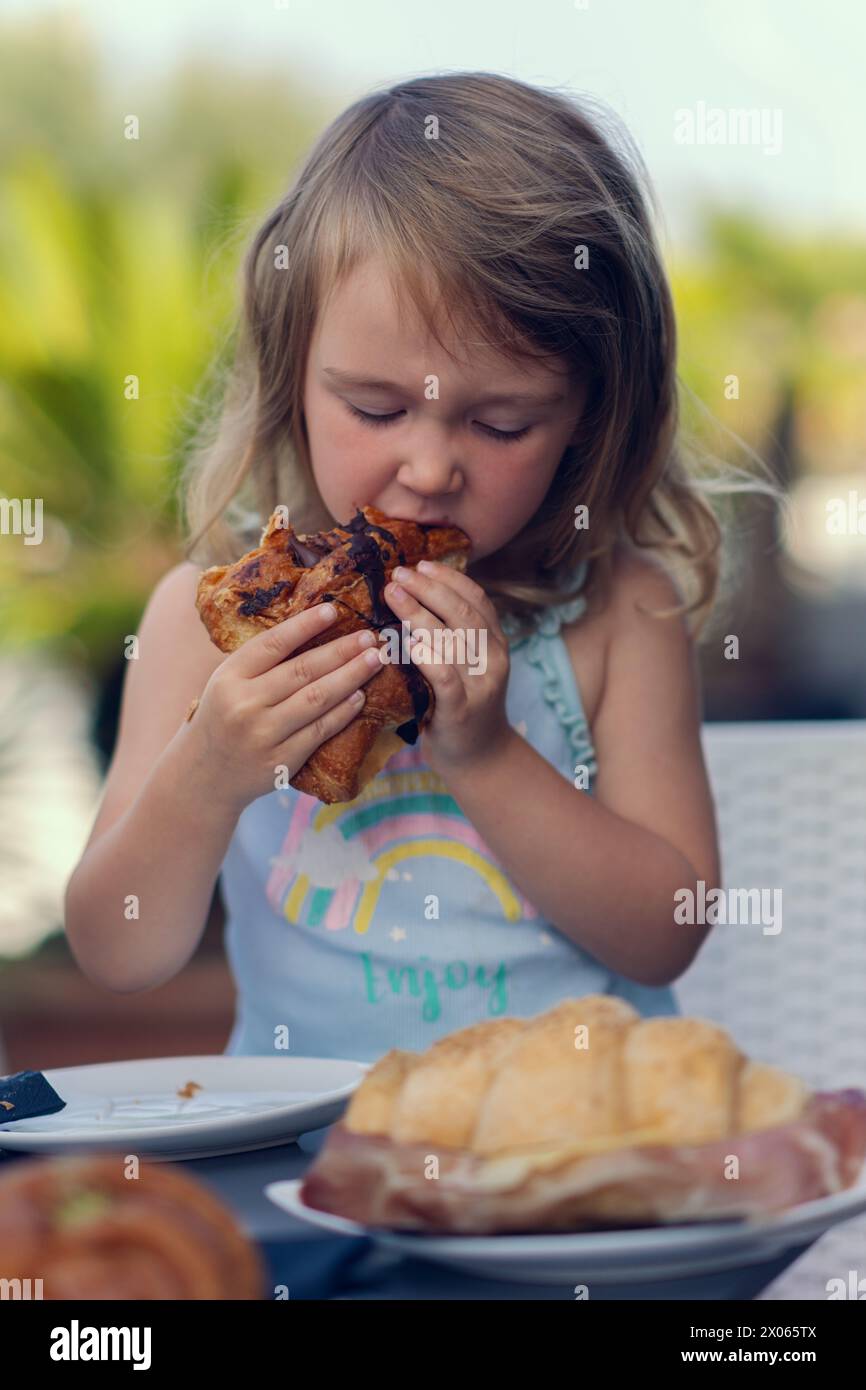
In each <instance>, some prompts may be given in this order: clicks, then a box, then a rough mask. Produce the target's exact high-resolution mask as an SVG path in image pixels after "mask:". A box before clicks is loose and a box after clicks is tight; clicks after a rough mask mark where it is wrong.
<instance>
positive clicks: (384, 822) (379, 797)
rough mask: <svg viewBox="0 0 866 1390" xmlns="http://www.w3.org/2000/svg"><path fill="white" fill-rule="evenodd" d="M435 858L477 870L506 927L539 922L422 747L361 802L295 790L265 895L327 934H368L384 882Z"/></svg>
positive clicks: (392, 765)
mask: <svg viewBox="0 0 866 1390" xmlns="http://www.w3.org/2000/svg"><path fill="white" fill-rule="evenodd" d="M431 856H432V857H438V858H440V859H443V860H445V861H447V860H452V861H455V860H456V861H457V862H458V863H460V864H463V865H465V866H467V867H468V868H470V869H472V870H474V872H475V873H476V874H477V875H478V877H479V879H480V880H481V881H482V882H483V883H484V884H486V886H487V887H488V888H489V889H490V891H491V892H492V893H493V895H494V897H495V898H497V899H498V900H499V903H500V905H501V908H502V916H503V918H504V920H505V921H507V922H517V921H520V920H532V919H534V918H537V917H538V915H539V914H538V910H537V908H535V907H534V906H533V904H532V903H531V902H530V901H529V899H528V898H526V897H524V895H523V894H522V893H520V892H519V891H518V890H517V888H516V887H515V885H514V884H513V883H512V882H511V880H510V879H509V878H508V876H507V875H506V873H505V871H504V869H503V868H502V865H501V864H500V863H499V861H498V860H497V859H496V857H495V855H494V854H493V853H492V851H491V850H490V849H489V847H488V846H487V845H486V844H485V843H484V841H483V840H482V838H481V836H480V835H479V834H478V832H477V830H476V829H475V828H474V826H473V825H472V824H471V822H470V821H469V820H467V818H466V816H465V815H464V814H463V812H462V811H461V809H460V807H459V805H458V804H457V802H456V801H455V800H454V798H453V797H452V796H450V795H449V793H448V790H447V788H446V786H445V783H444V782H443V781H442V779H441V777H439V776H438V775H437V774H436V773H435V772H433V770H432V768H430V767H429V766H428V765H427V764H426V763H425V762H424V761H423V759H422V757H421V754H420V741H419V743H417V744H415V745H408V744H407V746H406V748H405V749H401V751H400V752H399V753H396V754H395V755H394V757H393V758H391V759H390V760H389V762H388V764H387V766H386V767H385V768H384V769H383V770H382V771H381V772H380V773H378V774H377V775H376V776H375V777H374V778H373V779H372V781H370V782H368V784H367V786H366V787H365V788H364V789H363V791H362V792H361V793H360V795H359V796H357V797H356V798H355V800H354V801H348V802H339V803H337V804H336V805H333V806H325V805H323V804H322V803H321V802H320V801H318V800H317V799H316V798H315V797H312V796H306V795H304V794H303V793H296V794H295V797H294V807H293V810H292V816H291V820H290V822H289V828H288V832H287V834H286V837H285V840H284V841H283V844H282V847H281V850H280V853H279V855H277V856H276V857H275V858H274V859H273V860H272V861H271V864H272V867H271V873H270V876H269V878H268V885H267V895H268V899H269V901H270V902H271V904H272V905H273V907H274V908H275V909H276V910H277V912H279V913H280V914H281V915H282V916H284V917H285V918H286V919H287V920H288V921H290V922H300V923H303V924H304V925H306V926H310V927H315V926H321V927H324V929H325V930H326V931H344V930H345V929H346V928H347V927H348V926H350V925H351V926H353V927H354V929H355V931H356V932H358V933H359V934H363V933H365V932H367V931H368V930H369V927H370V925H371V923H372V921H373V918H374V915H375V911H376V905H377V903H378V901H379V896H380V894H381V892H382V889H383V887H384V885H385V884H386V882H388V880H389V879H390V880H393V879H395V878H398V877H399V876H400V872H401V870H400V866H401V865H406V864H407V863H408V862H409V861H410V860H412V859H414V858H418V857H428V858H429V857H431ZM405 872H406V871H405V869H404V870H403V873H404V875H405Z"/></svg>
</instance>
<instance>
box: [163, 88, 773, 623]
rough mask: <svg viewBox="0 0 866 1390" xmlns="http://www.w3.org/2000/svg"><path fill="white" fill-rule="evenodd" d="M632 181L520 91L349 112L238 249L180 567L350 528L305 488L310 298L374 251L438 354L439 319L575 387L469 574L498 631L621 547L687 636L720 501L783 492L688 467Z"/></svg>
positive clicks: (632, 164)
mask: <svg viewBox="0 0 866 1390" xmlns="http://www.w3.org/2000/svg"><path fill="white" fill-rule="evenodd" d="M644 188H646V189H647V190H648V188H649V182H648V179H647V176H646V171H645V169H644V167H643V163H642V161H641V159H640V156H639V154H638V153H637V151H636V149H635V147H634V145H633V142H632V141H631V140H630V139H629V137H628V135H627V133H626V132H625V131H624V130H623V129H621V128H618V127H617V128H615V127H614V125H613V122H612V118H611V115H610V113H609V112H608V111H606V110H605V109H604V108H601V107H599V106H598V104H597V103H591V102H589V101H588V100H586V99H584V100H582V102H581V104H578V103H577V102H576V101H575V100H574V99H573V98H572V97H570V96H567V95H564V94H560V93H559V92H556V91H550V90H542V89H539V88H536V87H533V86H529V85H527V84H525V83H523V82H519V81H516V80H515V79H513V78H508V77H503V76H499V75H498V74H495V73H487V72H469V73H455V74H447V75H440V76H433V77H419V78H416V79H414V80H412V81H409V82H404V83H400V84H398V85H396V86H393V87H390V88H388V89H387V90H384V91H378V90H377V91H374V92H372V93H371V94H369V95H367V96H365V97H363V98H362V99H361V100H359V101H357V102H355V103H354V104H353V105H352V106H350V107H349V108H348V110H346V111H345V112H344V113H343V114H342V115H341V116H339V117H338V118H337V119H336V120H335V121H333V122H332V124H331V125H330V126H329V127H328V128H327V130H326V131H325V132H324V134H323V135H322V136H321V137H320V139H319V140H318V142H317V143H316V145H315V146H314V148H313V149H312V151H311V153H310V154H309V156H308V158H307V160H306V162H305V163H304V165H303V167H302V169H301V171H300V173H299V174H298V176H297V178H296V179H295V181H294V183H293V185H292V187H291V188H290V190H289V191H288V193H287V194H286V196H285V197H284V198H283V199H282V200H281V201H280V202H279V204H278V205H277V206H276V207H275V208H274V209H273V211H272V212H271V213H270V214H269V215H268V217H267V218H266V219H265V221H264V223H263V224H262V226H261V227H260V228H259V230H258V232H257V233H256V235H255V237H254V239H253V241H252V245H251V246H250V248H249V250H248V252H247V255H246V259H245V263H244V268H243V279H244V295H243V311H242V315H241V318H240V322H239V324H238V325H237V330H236V333H235V334H234V339H235V341H234V357H233V361H232V363H231V366H230V367H229V369H228V371H227V372H226V373H225V379H224V381H222V382H221V387H222V388H224V389H223V405H222V411H221V414H219V416H218V417H215V418H214V419H212V420H210V421H209V420H205V423H204V424H203V425H202V426H201V427H200V429H199V430H198V433H197V435H196V437H195V439H194V443H193V447H192V450H191V453H190V456H189V459H188V462H187V465H186V467H185V469H184V472H183V475H182V487H183V492H184V497H183V501H184V507H185V513H186V519H187V524H188V527H189V529H190V532H191V534H190V538H189V540H188V542H187V545H186V548H185V553H186V555H187V557H188V558H189V559H192V560H194V561H195V562H196V563H201V564H224V563H227V562H229V561H232V560H235V559H237V558H238V557H239V556H240V555H241V554H243V553H244V551H245V550H247V549H249V548H251V547H252V546H254V545H257V544H258V539H259V536H258V532H259V530H260V528H261V527H262V525H263V524H264V522H265V521H266V520H267V518H268V516H269V515H270V513H271V511H272V510H273V508H274V507H275V506H277V505H278V504H279V503H284V504H288V505H289V510H290V516H291V519H292V522H293V524H294V525H295V526H296V528H297V530H298V531H300V532H303V531H312V530H318V529H320V528H321V527H329V526H331V525H333V524H334V521H341V522H342V521H346V520H348V518H347V517H337V518H331V517H330V516H329V515H328V513H327V511H326V510H325V508H324V504H323V503H322V501H321V498H320V497H319V495H318V490H317V489H316V486H315V482H314V478H313V472H312V468H311V461H310V455H309V448H308V441H307V437H306V429H305V424H304V419H303V383H304V375H305V368H306V363H307V355H308V349H309V344H310V340H311V336H312V332H313V327H314V324H315V320H316V314H317V312H318V311H319V309H320V307H321V305H322V303H323V301H324V299H325V298H326V297H327V295H328V294H329V293H330V292H331V291H332V290H333V288H334V287H335V286H336V285H337V284H338V283H339V282H340V281H341V279H342V277H344V276H345V275H347V274H348V273H349V272H350V271H351V270H352V269H353V268H354V266H356V265H357V264H358V263H359V262H360V261H362V260H364V259H365V258H366V257H367V256H368V255H370V254H371V253H379V254H380V255H382V256H384V257H385V259H386V263H387V265H388V267H389V269H390V270H391V271H392V272H393V278H394V282H395V285H396V286H397V288H398V292H399V293H401V294H403V293H404V292H405V293H406V294H407V295H408V297H409V298H408V302H411V303H412V304H413V305H414V306H415V307H416V308H417V310H418V311H419V313H420V314H421V316H422V320H423V321H424V322H425V323H426V324H427V325H428V327H429V329H430V332H431V334H432V335H433V336H434V338H435V340H436V341H438V342H439V343H440V344H441V342H442V339H441V337H440V336H439V334H438V332H437V326H438V324H439V323H440V320H439V317H438V315H439V313H440V312H441V311H442V310H443V309H444V310H445V313H446V315H447V316H448V318H449V319H451V321H452V322H454V317H453V316H454V315H455V312H456V315H457V317H458V318H459V325H457V324H456V323H455V327H459V330H460V331H461V333H463V334H464V335H465V334H466V333H467V332H468V333H472V334H476V333H477V334H478V335H479V336H480V338H481V339H482V340H483V341H485V342H486V343H488V344H489V345H490V346H492V347H493V348H494V349H496V350H497V351H499V352H500V353H502V354H503V355H504V356H506V357H507V358H508V359H509V360H513V361H516V362H520V360H521V359H526V357H527V356H531V357H537V358H543V357H546V356H553V357H556V358H561V359H565V360H566V362H567V363H568V364H569V367H570V369H571V371H572V372H573V374H574V379H575V380H581V381H584V382H585V383H586V384H587V388H588V394H587V397H586V406H585V409H584V412H583V415H582V417H581V421H580V426H579V429H580V434H579V439H578V442H577V443H576V444H572V445H569V447H568V448H566V450H565V451H564V453H563V456H562V459H561V460H560V463H559V466H558V468H557V471H556V474H555V476H554V478H553V480H552V483H551V485H550V488H549V490H548V493H547V496H546V497H545V498H544V501H543V502H542V504H541V506H540V507H539V508H538V510H537V512H536V513H535V515H533V516H532V517H530V518H529V520H528V521H527V523H526V525H525V526H524V527H523V529H522V530H521V531H520V532H519V533H518V534H517V535H516V536H515V537H513V539H512V540H510V541H509V542H508V543H507V544H506V545H505V546H503V547H502V549H501V550H499V551H498V552H497V553H496V554H495V555H491V556H487V557H486V558H485V559H483V560H481V561H479V562H477V563H476V564H475V565H470V568H469V572H470V574H471V575H472V576H473V577H474V578H476V579H478V580H479V582H481V583H483V585H484V587H485V588H486V590H487V592H488V593H489V594H490V596H491V598H492V599H493V601H494V603H495V604H496V607H497V609H498V611H499V612H500V615H502V614H504V613H509V614H511V615H512V616H513V617H514V618H515V619H516V620H517V622H518V624H519V628H520V630H521V631H525V630H526V629H527V627H528V625H530V624H531V623H532V622H533V621H534V619H535V618H536V616H537V615H538V614H539V613H540V612H543V610H544V609H545V608H546V607H547V606H548V605H550V604H552V603H558V602H562V601H563V600H564V599H567V598H568V597H569V595H570V592H571V591H572V589H573V578H572V576H573V573H574V571H576V569H577V568H578V566H580V565H581V563H582V562H583V561H587V562H588V563H587V576H586V581H587V582H586V584H585V586H584V588H585V590H586V591H587V592H589V591H590V589H591V590H592V591H593V592H598V593H601V594H604V593H606V592H607V591H608V585H609V581H610V576H611V571H612V567H613V563H614V550H615V546H616V545H617V544H618V543H623V544H624V545H625V546H626V547H628V548H632V549H634V548H637V549H641V550H649V551H656V552H658V556H659V560H660V561H661V562H662V563H663V565H664V566H665V568H666V569H668V570H669V571H670V572H671V573H672V575H673V576H674V577H676V578H677V579H678V580H679V582H680V586H681V587H680V590H679V592H680V595H681V596H682V594H683V593H685V598H684V599H683V602H682V603H681V604H680V606H679V607H677V608H674V609H669V610H667V614H674V613H677V614H680V613H686V614H692V615H693V625H694V630H695V631H696V632H697V633H700V631H701V629H702V628H703V626H704V624H705V622H706V619H707V617H708V616H709V614H710V612H711V610H712V607H713V604H714V602H715V600H716V597H717V591H718V587H719V578H720V568H721V565H722V558H723V549H724V548H723V540H724V538H725V531H723V527H722V525H721V524H720V520H719V518H718V516H717V514H716V510H715V509H714V507H713V505H712V504H711V502H710V496H711V495H715V496H716V497H721V496H724V495H725V494H729V493H734V492H743V491H756V492H764V493H768V494H770V495H772V496H774V497H778V496H780V493H779V492H778V491H777V489H776V488H775V487H774V486H773V484H772V483H771V482H769V481H768V480H767V478H766V471H765V469H764V465H762V464H761V463H760V461H759V460H757V459H754V462H755V463H756V464H757V467H758V470H759V472H761V471H764V473H765V477H764V480H762V481H761V480H758V479H757V478H756V477H754V476H753V475H750V474H747V473H744V472H742V471H740V470H735V469H733V468H728V469H727V470H725V471H723V472H716V474H715V475H714V476H709V475H708V474H707V473H706V470H705V463H704V462H702V461H701V460H700V458H699V456H698V454H697V452H695V453H694V456H690V457H689V458H688V460H687V455H686V452H685V450H684V448H683V444H682V440H681V437H678V436H679V433H680V432H679V431H678V428H677V413H678V412H677V377H676V330H675V323H674V314H673V307H672V301H671V294H670V289H669V286H668V282H667V278H666V276H665V272H664V269H663V266H662V261H661V256H660V253H659V250H658V246H657V244H656V239H655V236H654V233H653V229H652V225H651V221H650V217H649V212H648V199H649V194H648V192H646V193H645V192H644V191H643V190H644ZM581 248H584V249H583V250H581ZM464 341H465V338H464ZM753 457H754V456H753ZM580 505H584V506H586V508H587V509H588V517H589V527H588V529H585V530H584V529H576V525H575V515H576V510H577V508H578V507H579V506H580ZM570 580H571V583H569V581H570ZM659 616H661V614H659Z"/></svg>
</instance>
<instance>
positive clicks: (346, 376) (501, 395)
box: [322, 367, 565, 405]
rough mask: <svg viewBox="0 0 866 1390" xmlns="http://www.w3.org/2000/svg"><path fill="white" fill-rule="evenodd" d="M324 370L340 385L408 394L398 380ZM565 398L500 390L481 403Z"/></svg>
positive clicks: (551, 401)
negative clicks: (385, 379) (384, 379)
mask: <svg viewBox="0 0 866 1390" xmlns="http://www.w3.org/2000/svg"><path fill="white" fill-rule="evenodd" d="M322 371H323V372H324V373H325V375H326V376H330V377H333V379H334V380H335V381H336V382H337V383H338V384H339V385H340V386H360V387H365V388H366V389H367V390H373V391H400V392H402V393H403V394H404V395H405V394H408V393H407V390H406V387H405V386H401V385H400V384H399V383H398V382H396V381H383V380H381V379H380V378H374V377H366V376H356V375H355V374H354V372H344V371H342V370H341V368H339V367H323V368H322ZM563 400H565V395H564V393H563V392H562V391H554V392H546V393H545V392H540V391H538V392H533V391H523V392H517V391H498V392H496V393H495V394H493V395H487V396H479V398H478V404H479V405H482V404H483V405H495V404H500V403H501V404H505V405H511V404H514V405H558V404H559V402H560V401H563Z"/></svg>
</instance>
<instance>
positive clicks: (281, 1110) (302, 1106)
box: [0, 1055, 369, 1159]
mask: <svg viewBox="0 0 866 1390" xmlns="http://www.w3.org/2000/svg"><path fill="white" fill-rule="evenodd" d="M368 1070H369V1064H368V1063H365V1062H351V1061H342V1060H340V1059H338V1058H330V1057H227V1056H222V1055H218V1056H212V1057H156V1058H149V1059H142V1060H140V1061H132V1062H102V1063H98V1064H96V1065H93V1066H86V1067H59V1068H53V1069H51V1070H48V1071H44V1072H43V1075H44V1076H45V1078H46V1080H47V1081H49V1082H50V1084H51V1085H52V1086H53V1087H54V1089H55V1091H56V1092H57V1094H58V1095H59V1096H60V1098H61V1100H65V1101H66V1108H65V1109H64V1110H59V1111H58V1112H57V1113H56V1114H55V1115H40V1116H39V1117H38V1118H36V1119H32V1120H20V1121H18V1122H16V1123H11V1122H10V1123H6V1124H0V1149H14V1150H19V1151H24V1152H32V1153H67V1152H81V1151H88V1152H93V1151H94V1150H96V1151H99V1150H103V1149H114V1150H116V1149H118V1148H120V1149H123V1150H126V1149H129V1150H131V1151H132V1152H133V1153H136V1154H139V1153H141V1154H147V1156H148V1158H149V1159H171V1158H210V1157H212V1156H213V1155H216V1154H227V1153H240V1152H243V1151H244V1150H247V1149H261V1148H267V1147H269V1146H271V1145H274V1144H287V1143H289V1142H290V1141H291V1140H293V1139H297V1138H298V1136H299V1135H301V1134H304V1133H306V1132H307V1131H308V1130H311V1129H320V1128H321V1127H322V1126H324V1125H328V1124H331V1123H332V1121H333V1120H336V1119H337V1118H338V1116H339V1115H340V1114H341V1113H342V1111H343V1109H344V1108H345V1105H346V1101H347V1100H348V1098H349V1096H351V1094H352V1092H353V1091H354V1090H355V1089H356V1087H357V1086H358V1085H359V1084H360V1082H361V1080H362V1079H363V1076H364V1074H365V1072H367V1071H368ZM190 1082H192V1083H194V1084H193V1086H189V1083H190ZM196 1087H198V1088H200V1089H195V1088H196ZM187 1088H188V1094H183V1093H184V1092H185V1091H186V1089H187Z"/></svg>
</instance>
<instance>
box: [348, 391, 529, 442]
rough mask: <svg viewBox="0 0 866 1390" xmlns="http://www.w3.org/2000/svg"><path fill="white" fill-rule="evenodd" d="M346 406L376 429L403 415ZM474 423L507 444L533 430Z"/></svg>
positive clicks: (526, 427) (350, 405)
mask: <svg viewBox="0 0 866 1390" xmlns="http://www.w3.org/2000/svg"><path fill="white" fill-rule="evenodd" d="M345 405H346V406H347V407H348V409H349V410H350V411H351V413H352V414H353V415H354V416H355V418H356V419H358V420H362V421H363V422H364V424H365V425H372V426H373V427H374V428H375V427H377V426H378V425H390V424H393V422H394V421H395V420H399V418H400V416H401V415H402V414H403V411H402V410H394V411H391V412H390V413H389V414H387V415H370V414H369V413H368V412H367V411H366V410H359V409H358V407H357V406H356V405H352V404H351V402H350V401H346V402H345ZM474 423H475V424H476V425H477V426H478V428H479V429H480V430H483V431H484V432H485V434H487V435H488V437H489V438H491V439H496V440H500V441H502V442H503V443H505V444H508V443H510V442H511V440H513V439H523V438H524V436H525V435H527V434H529V431H530V430H531V429H532V426H531V425H524V427H523V429H520V430H498V429H496V428H495V427H494V426H493V425H485V424H483V423H482V422H481V421H480V420H476V421H475V422H474Z"/></svg>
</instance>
